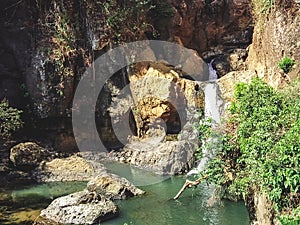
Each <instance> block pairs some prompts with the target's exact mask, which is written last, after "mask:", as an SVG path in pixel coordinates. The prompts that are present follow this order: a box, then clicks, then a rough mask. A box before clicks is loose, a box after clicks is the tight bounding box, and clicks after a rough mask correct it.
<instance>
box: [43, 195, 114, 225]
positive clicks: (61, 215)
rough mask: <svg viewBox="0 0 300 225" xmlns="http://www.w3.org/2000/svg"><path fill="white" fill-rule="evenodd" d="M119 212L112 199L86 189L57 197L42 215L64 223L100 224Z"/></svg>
mask: <svg viewBox="0 0 300 225" xmlns="http://www.w3.org/2000/svg"><path fill="white" fill-rule="evenodd" d="M118 213H119V211H118V207H117V206H116V205H115V204H114V203H113V202H112V201H111V200H108V199H106V198H103V197H102V196H100V195H97V194H94V193H91V192H89V191H87V190H84V191H81V192H76V193H73V194H70V195H67V196H64V197H60V198H57V199H55V200H54V201H53V202H52V203H51V204H50V205H49V206H48V207H47V208H46V209H44V210H42V212H41V214H40V215H41V216H42V217H45V218H47V219H49V220H51V221H54V222H57V223H62V224H99V223H100V222H103V221H105V220H108V219H111V218H114V217H116V216H117V215H118Z"/></svg>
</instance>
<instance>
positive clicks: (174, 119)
mask: <svg viewBox="0 0 300 225" xmlns="http://www.w3.org/2000/svg"><path fill="white" fill-rule="evenodd" d="M203 63H204V62H203ZM204 64H205V63H204ZM205 67H207V66H206V64H205ZM203 73H206V74H207V75H204V76H207V77H208V71H207V70H206V71H203ZM184 76H185V75H184V74H182V73H181V72H179V71H178V70H177V71H176V69H175V68H174V67H170V66H167V65H164V64H150V67H149V68H148V69H145V73H144V74H142V75H141V74H132V75H131V76H130V77H129V80H130V90H131V94H132V98H133V101H134V107H133V116H134V118H135V121H136V126H137V131H138V136H140V137H141V136H144V135H145V133H146V132H147V130H148V129H149V127H150V126H155V124H156V123H157V119H161V120H162V121H161V122H163V123H164V126H165V129H166V132H167V133H179V132H180V131H181V129H182V128H183V126H184V125H185V123H186V122H187V120H188V118H187V112H188V110H189V109H191V108H195V109H203V108H204V97H203V91H202V90H201V89H200V86H199V84H198V83H197V82H196V81H193V80H189V79H186V78H185V77H184Z"/></svg>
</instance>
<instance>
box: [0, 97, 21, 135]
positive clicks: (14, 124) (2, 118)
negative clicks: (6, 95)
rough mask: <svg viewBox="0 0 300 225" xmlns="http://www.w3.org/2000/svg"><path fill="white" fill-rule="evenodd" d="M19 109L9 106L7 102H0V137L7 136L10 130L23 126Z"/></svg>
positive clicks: (10, 133) (10, 132)
mask: <svg viewBox="0 0 300 225" xmlns="http://www.w3.org/2000/svg"><path fill="white" fill-rule="evenodd" d="M21 113H22V111H21V110H18V109H15V108H13V107H10V106H9V104H8V102H7V101H5V100H3V101H2V102H0V139H6V138H9V137H10V136H11V135H12V132H14V131H16V130H18V129H20V128H21V127H22V126H23V122H22V120H21Z"/></svg>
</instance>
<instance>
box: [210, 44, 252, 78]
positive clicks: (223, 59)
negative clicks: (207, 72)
mask: <svg viewBox="0 0 300 225" xmlns="http://www.w3.org/2000/svg"><path fill="white" fill-rule="evenodd" d="M247 56H248V53H247V50H246V49H235V50H233V51H231V52H229V53H227V52H226V53H224V54H222V55H220V56H217V57H215V58H214V59H213V62H212V66H213V68H214V69H215V70H216V72H217V75H218V77H219V78H220V77H222V76H224V75H226V74H227V73H229V72H231V71H241V70H246V69H247V65H246V62H245V61H246V58H247Z"/></svg>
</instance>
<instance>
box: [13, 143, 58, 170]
mask: <svg viewBox="0 0 300 225" xmlns="http://www.w3.org/2000/svg"><path fill="white" fill-rule="evenodd" d="M54 155H55V154H54V153H53V152H50V151H49V150H47V149H45V148H43V147H41V146H40V145H38V144H36V143H34V142H24V143H20V144H17V145H15V146H14V147H12V148H11V149H10V156H9V158H10V160H11V162H12V163H13V165H14V166H15V167H16V168H17V169H20V170H23V171H30V170H32V169H34V168H35V167H37V166H38V165H39V164H40V162H42V161H44V160H48V161H49V160H50V159H52V158H54Z"/></svg>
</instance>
